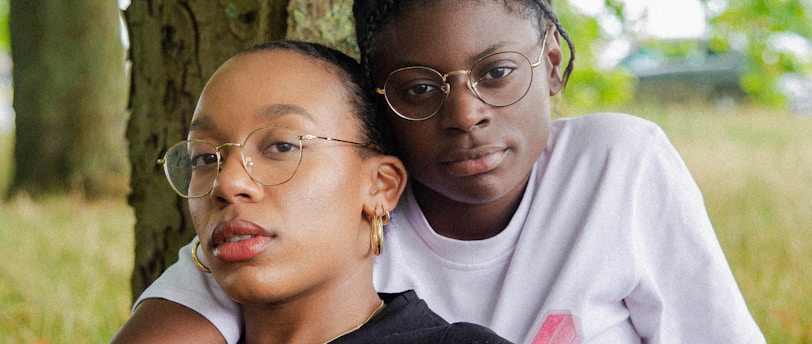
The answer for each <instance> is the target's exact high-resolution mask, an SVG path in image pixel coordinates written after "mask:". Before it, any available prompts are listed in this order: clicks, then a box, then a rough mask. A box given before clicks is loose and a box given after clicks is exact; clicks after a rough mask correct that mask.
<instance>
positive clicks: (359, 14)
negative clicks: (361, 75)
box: [352, 0, 575, 87]
mask: <svg viewBox="0 0 812 344" xmlns="http://www.w3.org/2000/svg"><path fill="white" fill-rule="evenodd" d="M415 1H416V0H355V1H354V2H353V6H352V11H353V15H354V16H355V34H356V40H357V42H358V49H359V51H360V52H361V65H362V66H363V67H364V69H365V73H366V74H367V77H370V76H371V75H370V71H371V68H370V67H371V63H370V59H371V57H372V55H373V54H374V53H375V47H374V46H373V43H374V38H375V37H374V36H375V33H376V32H378V30H379V28H380V27H381V26H383V25H384V24H385V22H386V21H387V20H388V19H390V17H391V16H392V15H393V13H395V12H396V11H398V10H399V9H400V8H401V7H402V6H403V5H404V4H406V3H413V2H415ZM509 1H510V0H508V1H506V2H505V3H507V2H509ZM518 2H521V3H522V4H524V5H525V7H527V9H529V10H530V11H532V12H535V13H536V14H537V15H538V16H539V25H540V26H541V25H544V23H543V19H545V18H546V19H548V20H550V21H551V22H552V23H553V25H555V27H556V29H557V30H558V33H559V34H560V35H561V37H563V38H564V40H565V41H566V42H567V46H568V47H569V49H570V58H569V61H568V62H567V67H566V68H565V69H564V73H563V75H562V76H561V82H562V85H563V86H564V87H566V85H567V82H568V81H569V78H570V74H572V70H573V68H574V62H575V44H573V42H572V39H570V36H569V34H568V33H567V31H566V30H564V26H563V25H562V24H561V22H560V21H559V20H558V16H557V15H556V14H555V11H553V8H552V0H521V1H518Z"/></svg>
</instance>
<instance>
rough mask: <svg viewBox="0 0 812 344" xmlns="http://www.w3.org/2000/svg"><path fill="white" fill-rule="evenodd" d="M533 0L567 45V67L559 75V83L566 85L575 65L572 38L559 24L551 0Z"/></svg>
mask: <svg viewBox="0 0 812 344" xmlns="http://www.w3.org/2000/svg"><path fill="white" fill-rule="evenodd" d="M533 2H535V3H537V4H538V5H539V7H541V10H542V11H543V12H544V17H546V18H547V19H549V20H550V21H551V22H553V25H555V28H556V29H557V30H558V34H559V35H561V37H563V38H564V40H565V41H566V42H567V47H569V49H570V59H569V61H568V62H567V67H566V68H564V74H563V75H561V84H562V85H563V87H567V81H569V79H570V74H572V69H573V68H574V67H575V65H574V63H575V44H573V43H572V39H570V35H569V34H568V33H567V30H564V26H563V25H561V21H559V20H558V16H557V15H555V12H554V11H553V6H552V0H549V2H548V1H547V0H533Z"/></svg>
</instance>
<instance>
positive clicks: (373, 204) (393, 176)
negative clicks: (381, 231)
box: [364, 155, 407, 217]
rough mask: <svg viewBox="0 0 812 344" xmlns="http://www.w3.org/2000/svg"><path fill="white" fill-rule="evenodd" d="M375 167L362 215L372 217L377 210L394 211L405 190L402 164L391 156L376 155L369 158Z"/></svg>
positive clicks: (404, 173)
mask: <svg viewBox="0 0 812 344" xmlns="http://www.w3.org/2000/svg"><path fill="white" fill-rule="evenodd" d="M370 159H371V161H370V163H372V164H373V166H375V168H374V169H373V171H372V183H371V184H370V186H369V197H368V198H367V199H366V201H365V202H364V213H366V214H367V216H370V217H371V216H374V215H375V214H376V211H377V213H378V215H380V211H379V210H378V209H381V208H385V209H386V210H392V209H395V207H397V205H398V200H399V199H400V195H401V194H402V193H403V190H405V189H406V181H407V174H406V167H404V166H403V162H401V161H400V159H398V158H397V157H395V156H392V155H378V156H374V157H372V158H370Z"/></svg>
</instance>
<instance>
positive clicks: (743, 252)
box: [0, 107, 812, 344]
mask: <svg viewBox="0 0 812 344" xmlns="http://www.w3.org/2000/svg"><path fill="white" fill-rule="evenodd" d="M631 112H634V113H636V114H639V115H641V116H642V117H645V118H648V119H651V120H653V121H655V122H657V123H659V124H660V125H661V126H662V127H663V128H664V129H665V131H666V133H667V134H668V135H669V137H670V138H671V140H672V142H673V143H674V145H675V146H676V147H677V149H678V150H679V151H680V153H681V154H682V155H683V157H684V158H685V160H686V162H687V164H688V166H689V168H690V169H691V171H692V173H693V174H694V177H695V178H696V179H697V182H698V183H699V185H700V188H701V189H702V190H703V193H704V195H705V199H706V203H707V206H708V211H709V213H710V215H711V219H712V220H713V222H714V225H715V227H716V230H717V235H718V236H719V239H720V241H721V243H722V246H723V248H724V250H725V253H726V255H727V257H728V259H729V261H730V265H731V268H732V269H733V272H734V274H735V275H736V278H737V280H738V282H739V285H740V287H741V289H742V292H743V293H744V295H745V298H746V299H747V302H748V305H749V307H750V310H751V312H752V313H753V316H754V317H755V318H756V321H757V322H758V323H759V325H760V326H761V327H762V330H763V331H764V333H765V335H766V336H767V339H768V341H769V342H770V343H812V327H810V326H809V324H812V211H811V210H812V198H810V194H812V118H798V117H792V116H790V115H787V114H777V113H774V112H768V111H763V110H760V109H754V108H747V109H729V110H717V109H715V108H703V107H696V108H691V109H688V110H686V109H680V108H638V109H635V110H633V111H631ZM11 145H12V143H11V139H10V137H9V136H8V135H0V191H2V190H3V189H4V188H5V187H6V185H7V179H8V172H7V171H8V162H7V161H8V159H10V150H11ZM133 222H134V219H133V215H132V211H131V210H130V209H129V208H128V207H127V205H126V203H125V201H124V196H122V197H121V198H118V199H110V200H106V201H85V200H83V199H81V198H80V197H78V196H67V197H54V198H45V199H42V200H37V201H32V200H30V199H29V198H26V197H18V198H15V199H12V200H10V201H8V202H6V203H0V236H2V238H3V239H2V240H0V256H3V257H5V259H2V260H0V343H38V344H43V343H78V342H81V343H88V342H90V343H101V342H107V341H108V340H109V339H110V337H111V336H112V335H113V333H115V331H116V330H117V328H118V327H119V326H120V325H121V323H122V322H123V321H124V319H126V317H127V315H128V314H129V302H130V293H129V274H130V271H131V269H132V262H133V242H132V237H133V234H132V225H133Z"/></svg>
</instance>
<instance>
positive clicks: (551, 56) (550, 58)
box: [546, 25, 564, 96]
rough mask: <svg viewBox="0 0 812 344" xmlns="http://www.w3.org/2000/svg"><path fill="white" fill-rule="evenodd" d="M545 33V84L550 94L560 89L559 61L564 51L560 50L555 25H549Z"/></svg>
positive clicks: (561, 60)
mask: <svg viewBox="0 0 812 344" xmlns="http://www.w3.org/2000/svg"><path fill="white" fill-rule="evenodd" d="M549 30H550V31H549V32H548V34H547V41H546V46H547V48H546V49H547V52H546V56H547V61H546V67H547V85H548V87H549V88H550V96H554V95H556V94H557V93H558V92H560V91H561V87H562V85H563V83H562V82H561V63H563V62H564V53H563V52H562V51H561V37H560V36H559V34H558V29H557V28H556V27H555V25H551V26H550V28H549Z"/></svg>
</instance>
